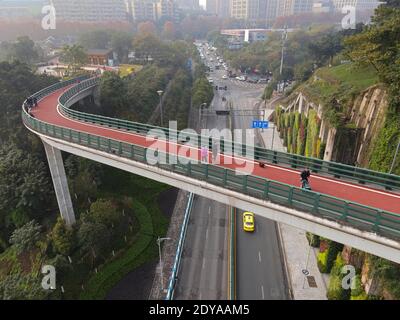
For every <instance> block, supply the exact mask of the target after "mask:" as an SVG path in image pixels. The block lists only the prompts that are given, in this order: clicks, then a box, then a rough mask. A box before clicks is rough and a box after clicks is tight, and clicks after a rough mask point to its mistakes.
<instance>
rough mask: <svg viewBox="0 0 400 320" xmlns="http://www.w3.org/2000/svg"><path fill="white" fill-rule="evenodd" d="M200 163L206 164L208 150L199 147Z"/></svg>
mask: <svg viewBox="0 0 400 320" xmlns="http://www.w3.org/2000/svg"><path fill="white" fill-rule="evenodd" d="M201 162H206V163H207V162H208V148H206V147H201Z"/></svg>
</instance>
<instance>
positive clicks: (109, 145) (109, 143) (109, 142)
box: [107, 139, 111, 153]
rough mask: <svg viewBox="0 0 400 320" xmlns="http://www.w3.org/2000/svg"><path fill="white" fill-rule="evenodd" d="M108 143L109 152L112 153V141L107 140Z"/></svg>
mask: <svg viewBox="0 0 400 320" xmlns="http://www.w3.org/2000/svg"><path fill="white" fill-rule="evenodd" d="M107 142H108V152H109V153H111V139H107Z"/></svg>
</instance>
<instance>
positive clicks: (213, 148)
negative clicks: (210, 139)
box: [212, 141, 219, 163]
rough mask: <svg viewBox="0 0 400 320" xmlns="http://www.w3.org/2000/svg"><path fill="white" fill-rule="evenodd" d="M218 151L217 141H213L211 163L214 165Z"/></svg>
mask: <svg viewBox="0 0 400 320" xmlns="http://www.w3.org/2000/svg"><path fill="white" fill-rule="evenodd" d="M218 150H219V144H218V142H217V141H214V143H213V145H212V156H213V163H216V159H217V157H218Z"/></svg>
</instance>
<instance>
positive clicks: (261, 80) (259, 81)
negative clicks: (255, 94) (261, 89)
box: [258, 78, 268, 83]
mask: <svg viewBox="0 0 400 320" xmlns="http://www.w3.org/2000/svg"><path fill="white" fill-rule="evenodd" d="M258 83H268V79H266V78H261V79H259V80H258Z"/></svg>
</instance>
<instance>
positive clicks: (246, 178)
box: [243, 175, 249, 192]
mask: <svg viewBox="0 0 400 320" xmlns="http://www.w3.org/2000/svg"><path fill="white" fill-rule="evenodd" d="M248 178H249V176H248V175H244V176H243V191H244V192H246V191H247V183H248Z"/></svg>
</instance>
